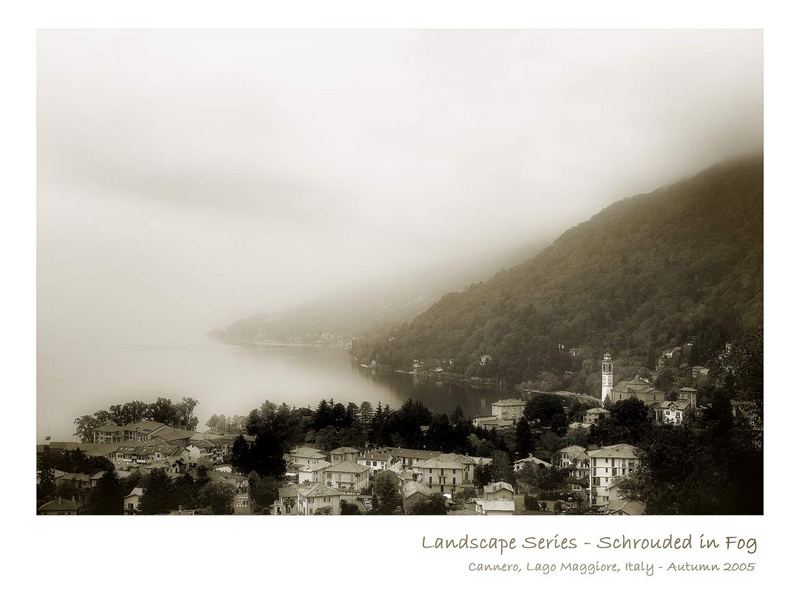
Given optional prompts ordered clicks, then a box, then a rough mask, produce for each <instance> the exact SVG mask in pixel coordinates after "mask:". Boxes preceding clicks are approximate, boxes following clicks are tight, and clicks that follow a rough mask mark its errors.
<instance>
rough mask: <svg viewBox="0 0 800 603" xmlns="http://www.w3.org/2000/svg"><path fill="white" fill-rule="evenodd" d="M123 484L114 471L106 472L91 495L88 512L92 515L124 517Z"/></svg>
mask: <svg viewBox="0 0 800 603" xmlns="http://www.w3.org/2000/svg"><path fill="white" fill-rule="evenodd" d="M125 494H127V492H123V490H122V483H121V482H120V480H119V477H118V476H117V472H116V471H114V470H113V469H109V470H108V471H106V472H105V473H104V474H103V475H102V476H101V477H100V479H99V480H97V485H96V486H95V487H94V488H93V489H92V492H91V494H90V495H89V504H88V512H89V514H91V515H122V499H123V497H124V496H125Z"/></svg>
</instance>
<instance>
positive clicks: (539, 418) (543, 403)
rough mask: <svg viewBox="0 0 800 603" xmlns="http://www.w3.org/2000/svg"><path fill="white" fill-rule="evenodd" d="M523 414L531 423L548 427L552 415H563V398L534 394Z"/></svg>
mask: <svg viewBox="0 0 800 603" xmlns="http://www.w3.org/2000/svg"><path fill="white" fill-rule="evenodd" d="M523 412H524V415H525V418H527V419H528V420H529V421H531V422H532V423H539V424H541V425H545V426H548V427H549V426H550V424H551V421H552V419H553V416H554V415H557V414H562V415H563V414H564V398H562V397H561V396H555V395H552V394H534V396H533V397H532V398H531V399H530V400H529V401H528V402H527V403H526V404H525V410H524V411H523Z"/></svg>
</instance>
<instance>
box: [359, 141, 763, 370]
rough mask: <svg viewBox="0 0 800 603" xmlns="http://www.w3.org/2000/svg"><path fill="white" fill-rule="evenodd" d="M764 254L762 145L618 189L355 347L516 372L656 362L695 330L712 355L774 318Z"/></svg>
mask: <svg viewBox="0 0 800 603" xmlns="http://www.w3.org/2000/svg"><path fill="white" fill-rule="evenodd" d="M543 219H546V215H544V216H543ZM762 256H763V170H762V157H761V156H758V157H750V158H747V159H740V160H735V161H729V162H725V163H722V164H718V165H716V166H714V167H712V168H710V169H708V170H706V171H704V172H702V173H700V174H698V175H696V176H694V177H692V178H690V179H688V180H685V181H683V182H680V183H678V184H673V185H670V186H666V187H663V188H660V189H657V190H655V191H653V192H650V193H647V194H642V195H637V196H635V197H631V198H628V199H624V200H621V201H618V202H616V203H614V204H612V205H611V206H609V207H608V208H606V209H605V210H603V211H601V212H600V213H598V214H597V215H595V216H594V217H592V218H591V219H590V220H588V221H586V222H584V223H582V224H579V225H577V226H575V227H573V228H571V229H569V230H568V231H566V232H565V233H564V234H563V235H561V236H560V237H559V238H558V239H557V240H556V241H555V242H554V243H553V244H552V245H551V246H549V247H548V248H547V249H545V250H544V251H542V252H541V253H539V254H538V255H536V256H535V257H534V258H532V259H530V260H528V261H526V262H524V263H522V264H519V265H517V266H515V267H513V268H511V269H508V270H504V271H502V272H500V273H498V274H496V275H495V276H494V277H492V278H491V279H489V280H487V281H485V282H482V283H479V284H475V285H472V286H470V287H468V288H467V289H465V290H463V291H461V292H459V293H449V294H447V295H445V296H444V297H442V298H441V300H439V301H438V302H437V303H436V304H434V305H433V306H432V307H431V308H430V309H428V310H427V311H426V312H424V313H422V314H421V315H419V316H418V317H417V318H415V319H414V320H413V321H411V322H409V323H407V324H404V325H403V326H401V327H400V328H395V329H390V330H389V329H387V330H383V331H381V332H377V331H375V332H373V333H371V334H370V335H368V336H366V337H363V338H361V339H360V340H359V341H357V342H356V344H355V345H354V347H353V354H354V355H356V356H357V357H358V358H359V359H360V360H362V361H370V360H373V359H374V360H377V361H378V362H382V363H387V364H391V365H392V366H394V367H397V368H399V367H406V366H409V365H410V363H411V362H412V360H413V359H431V360H433V359H435V360H433V361H434V362H437V361H438V362H439V363H440V364H441V363H442V361H443V360H447V362H448V366H450V367H451V370H453V371H455V372H459V373H464V374H465V375H468V376H469V375H481V376H497V377H500V378H502V379H504V380H506V381H508V382H510V383H519V382H522V381H525V380H529V379H538V378H540V377H541V375H542V373H543V372H552V373H553V374H563V373H564V372H565V371H567V372H572V371H580V370H582V369H585V368H586V366H587V365H586V363H587V362H589V363H593V362H595V361H596V360H598V359H599V357H600V355H602V353H603V351H605V350H609V351H611V352H612V353H613V354H614V356H615V358H619V359H621V360H622V361H623V362H624V364H626V365H628V366H635V365H640V366H642V367H650V368H653V367H654V363H655V358H656V356H657V355H658V354H659V353H660V352H661V351H663V350H665V349H667V348H670V347H672V346H679V345H683V344H686V343H693V344H694V345H693V352H692V356H693V358H692V359H691V361H692V362H695V363H701V362H703V361H704V360H709V359H711V358H712V357H715V356H716V354H717V353H718V352H719V351H720V349H721V348H722V347H723V346H724V343H725V342H726V341H729V340H731V339H735V338H736V337H737V336H739V335H741V334H742V333H745V332H747V331H749V330H752V329H756V328H758V327H759V326H760V324H761V322H762V312H763V309H762V308H763V302H762V295H763V266H762V259H763V258H762ZM570 348H576V349H577V353H576V355H575V356H573V355H571V354H570V353H569V349H570ZM484 355H488V356H491V359H487V358H484V362H483V363H481V362H480V359H481V357H482V356H484ZM450 359H453V362H452V363H449V360H450Z"/></svg>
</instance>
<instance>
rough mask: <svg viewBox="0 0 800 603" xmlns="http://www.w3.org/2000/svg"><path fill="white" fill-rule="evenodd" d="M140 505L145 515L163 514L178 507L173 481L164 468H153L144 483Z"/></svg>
mask: <svg viewBox="0 0 800 603" xmlns="http://www.w3.org/2000/svg"><path fill="white" fill-rule="evenodd" d="M142 487H143V488H144V494H143V495H142V497H141V499H140V500H139V507H140V509H141V511H142V514H144V515H162V514H165V513H169V512H170V511H172V510H174V509H176V505H175V499H174V496H173V490H172V481H171V480H170V478H169V476H168V475H167V472H166V471H164V470H163V469H153V470H152V471H151V472H150V474H149V475H148V476H147V477H146V478H145V479H144V482H143V484H142Z"/></svg>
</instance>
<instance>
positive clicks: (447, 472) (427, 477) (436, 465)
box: [412, 456, 466, 494]
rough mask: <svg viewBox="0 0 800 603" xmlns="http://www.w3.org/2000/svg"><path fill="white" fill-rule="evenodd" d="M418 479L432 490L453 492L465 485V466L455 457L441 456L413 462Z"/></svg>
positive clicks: (413, 469)
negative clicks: (443, 457)
mask: <svg viewBox="0 0 800 603" xmlns="http://www.w3.org/2000/svg"><path fill="white" fill-rule="evenodd" d="M412 471H413V473H414V474H415V475H418V476H419V479H418V481H420V482H422V483H423V484H425V485H426V486H427V487H428V488H430V489H431V490H432V491H433V492H440V493H442V494H453V493H454V492H456V491H457V490H459V489H461V488H463V487H464V485H465V481H464V476H465V473H466V467H465V466H464V463H462V462H461V461H457V460H455V459H448V458H445V459H442V458H441V456H439V457H435V458H432V459H428V460H427V461H422V462H419V463H415V464H414V465H413V467H412Z"/></svg>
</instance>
